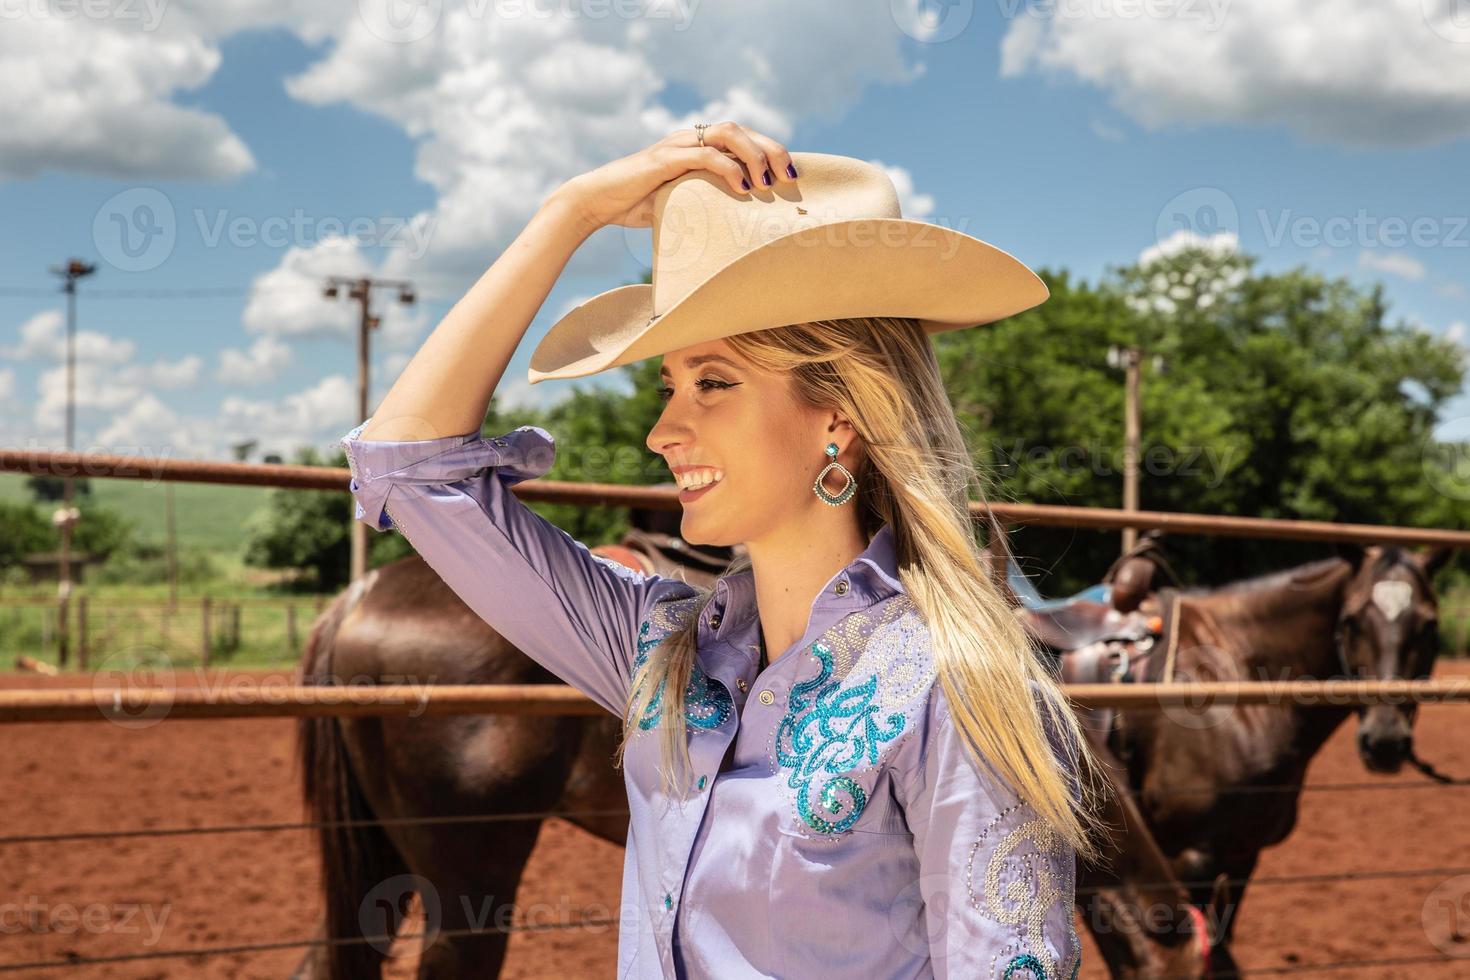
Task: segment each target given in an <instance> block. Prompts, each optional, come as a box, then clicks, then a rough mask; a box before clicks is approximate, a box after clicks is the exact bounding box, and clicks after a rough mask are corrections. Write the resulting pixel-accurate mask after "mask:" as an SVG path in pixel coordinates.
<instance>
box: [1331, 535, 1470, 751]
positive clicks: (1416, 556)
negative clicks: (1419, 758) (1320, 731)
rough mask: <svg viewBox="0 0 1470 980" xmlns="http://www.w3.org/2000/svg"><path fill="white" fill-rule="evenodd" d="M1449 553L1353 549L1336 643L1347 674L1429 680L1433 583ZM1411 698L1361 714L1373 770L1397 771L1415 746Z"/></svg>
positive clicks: (1361, 745) (1363, 746) (1435, 623)
mask: <svg viewBox="0 0 1470 980" xmlns="http://www.w3.org/2000/svg"><path fill="white" fill-rule="evenodd" d="M1449 554H1450V549H1449V548H1448V547H1435V548H1420V549H1416V550H1413V551H1410V550H1408V549H1405V548H1400V547H1396V546H1376V545H1375V546H1371V547H1368V548H1359V549H1353V550H1352V551H1351V552H1349V560H1350V561H1352V562H1353V563H1354V565H1355V566H1356V568H1355V571H1354V574H1353V576H1352V578H1351V579H1350V580H1349V582H1348V585H1347V592H1346V595H1345V601H1344V602H1343V606H1342V613H1341V614H1340V616H1339V617H1338V620H1337V633H1336V637H1335V643H1336V647H1337V653H1338V658H1339V661H1340V666H1341V669H1342V672H1343V673H1344V674H1346V675H1347V676H1348V677H1354V678H1365V679H1373V680H1390V679H1408V680H1414V679H1418V678H1425V677H1428V676H1429V673H1430V671H1431V670H1432V669H1433V667H1434V658H1435V656H1436V655H1437V654H1438V652H1439V603H1438V601H1437V600H1436V598H1435V594H1434V586H1433V577H1434V573H1435V572H1436V571H1438V570H1439V568H1440V566H1442V565H1443V564H1444V563H1445V560H1446V559H1447V558H1448V557H1449ZM1417 711H1418V705H1417V704H1415V703H1414V702H1413V701H1412V700H1410V699H1404V700H1403V701H1402V703H1399V702H1392V703H1387V702H1378V703H1376V704H1371V705H1363V706H1360V707H1359V708H1358V754H1359V755H1360V756H1361V757H1362V759H1363V763H1364V765H1366V766H1367V767H1368V768H1369V769H1371V770H1373V771H1375V772H1397V771H1398V770H1399V768H1400V767H1401V766H1402V765H1403V764H1404V762H1405V761H1407V760H1408V758H1409V756H1410V755H1411V754H1412V753H1413V748H1414V716H1415V714H1416V713H1417Z"/></svg>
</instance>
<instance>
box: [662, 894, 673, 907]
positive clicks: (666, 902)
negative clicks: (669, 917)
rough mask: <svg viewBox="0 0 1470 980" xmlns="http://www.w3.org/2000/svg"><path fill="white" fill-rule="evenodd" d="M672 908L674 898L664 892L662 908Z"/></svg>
mask: <svg viewBox="0 0 1470 980" xmlns="http://www.w3.org/2000/svg"><path fill="white" fill-rule="evenodd" d="M673 907H674V896H673V895H670V894H669V893H668V892H664V908H666V909H671V908H673Z"/></svg>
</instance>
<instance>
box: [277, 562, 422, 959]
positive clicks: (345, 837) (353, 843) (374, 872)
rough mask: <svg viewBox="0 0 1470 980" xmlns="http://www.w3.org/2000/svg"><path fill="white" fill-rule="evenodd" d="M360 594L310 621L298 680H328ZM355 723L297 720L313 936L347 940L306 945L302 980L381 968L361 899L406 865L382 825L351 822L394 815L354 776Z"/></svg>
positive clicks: (350, 593)
mask: <svg viewBox="0 0 1470 980" xmlns="http://www.w3.org/2000/svg"><path fill="white" fill-rule="evenodd" d="M364 595H365V584H364V585H359V584H354V586H353V587H351V588H349V589H348V590H347V591H345V592H343V593H342V594H341V595H339V596H338V597H337V598H336V599H335V600H333V602H332V604H331V606H329V607H328V609H327V610H326V611H325V612H324V613H323V614H322V616H321V617H319V618H318V620H317V622H316V623H315V624H313V626H312V631H311V635H310V637H309V639H308V642H307V645H306V650H305V653H304V654H303V656H302V662H301V667H300V671H299V678H300V681H301V683H303V684H308V685H310V684H327V683H330V682H331V679H332V676H333V675H334V673H335V670H334V667H333V665H332V663H331V661H332V650H333V646H334V645H335V643H336V640H337V634H338V630H339V627H340V626H341V625H342V624H343V623H344V621H345V620H346V618H347V617H348V615H349V614H350V613H351V611H352V610H353V609H354V608H356V606H357V604H358V603H359V602H360V601H361V599H362V597H363V596H364ZM358 724H360V722H359V721H358V720H357V719H350V718H342V719H338V718H335V717H330V716H328V717H316V718H300V719H298V721H297V727H296V734H297V767H298V775H299V776H300V778H301V781H302V783H301V785H302V792H303V799H304V801H305V805H306V811H307V814H308V816H309V818H310V819H311V821H312V822H313V823H316V824H318V825H320V826H319V827H318V829H317V831H316V836H317V845H318V854H319V857H320V859H321V874H322V879H321V881H322V902H323V919H322V922H321V924H320V925H319V928H318V931H317V935H316V937H315V938H317V939H321V940H332V939H342V940H347V941H346V942H341V943H322V944H319V945H317V946H314V947H312V948H311V949H309V950H308V951H307V953H306V955H305V957H304V958H303V960H302V962H301V963H300V964H299V965H298V967H297V970H296V973H295V976H296V977H300V978H302V980H307V978H309V980H348V978H350V980H368V978H371V977H377V976H379V975H380V969H379V968H380V965H381V963H382V960H383V953H382V952H381V951H380V949H379V948H378V947H383V946H384V944H383V943H382V942H378V943H376V944H374V943H370V942H364V941H361V940H362V923H363V916H364V903H365V901H367V900H368V898H369V892H370V891H371V890H372V889H373V887H374V886H375V885H377V884H379V883H381V882H384V881H386V880H389V879H391V878H393V877H394V876H395V875H401V874H403V873H404V871H406V870H407V869H406V868H405V867H404V864H403V860H402V858H401V857H400V855H399V854H398V852H397V850H396V849H395V848H394V847H393V844H392V842H391V841H390V840H389V838H388V837H387V835H385V834H384V833H383V829H382V827H380V826H376V825H373V824H370V823H369V824H360V825H359V824H357V823H356V822H360V821H372V820H375V819H380V818H381V817H383V816H391V815H392V813H391V812H387V813H383V812H380V811H378V810H376V809H375V808H374V807H373V806H372V805H371V804H370V803H369V801H368V799H367V797H366V796H365V795H364V793H363V788H362V784H361V782H360V781H359V780H358V778H357V771H356V770H355V768H354V765H353V763H352V760H351V758H350V755H351V752H350V742H351V741H352V739H351V735H352V734H353V733H354V732H355V730H356V726H357V725H358ZM404 898H407V896H404ZM354 939H356V940H358V941H356V942H353V941H351V940H354Z"/></svg>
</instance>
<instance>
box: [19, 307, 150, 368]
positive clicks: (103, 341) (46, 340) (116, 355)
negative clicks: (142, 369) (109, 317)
mask: <svg viewBox="0 0 1470 980" xmlns="http://www.w3.org/2000/svg"><path fill="white" fill-rule="evenodd" d="M75 342H76V356H77V360H79V361H97V362H99V363H104V364H123V363H125V362H127V361H130V360H132V358H133V355H134V353H135V352H136V350H137V345H136V344H134V343H133V342H132V341H131V340H124V339H122V338H119V337H109V336H108V335H107V334H104V333H99V332H98V331H96V330H78V331H77V332H76V341H75ZM0 356H3V357H9V358H12V359H14V360H17V361H50V362H53V363H54V362H56V361H63V360H64V359H65V358H66V315H65V314H64V313H62V311H60V310H42V311H41V312H40V313H37V314H36V315H35V316H33V317H31V318H30V319H29V320H27V321H26V322H25V323H22V324H21V325H20V343H18V344H16V345H15V346H14V347H0Z"/></svg>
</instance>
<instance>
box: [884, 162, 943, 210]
mask: <svg viewBox="0 0 1470 980" xmlns="http://www.w3.org/2000/svg"><path fill="white" fill-rule="evenodd" d="M868 162H869V163H871V164H872V165H873V166H875V167H882V168H883V170H884V171H885V172H886V173H887V174H888V179H889V180H891V181H893V189H894V190H895V191H897V192H898V208H899V211H900V212H902V214H903V216H904V217H905V218H915V219H921V218H925V217H928V216H929V215H930V214H932V213H933V212H934V197H933V196H932V195H930V194H918V193H915V192H914V175H913V174H911V173H909V172H908V170H906V169H905V168H903V167H894V166H890V165H888V164H886V163H884V162H883V161H881V160H869V161H868Z"/></svg>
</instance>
